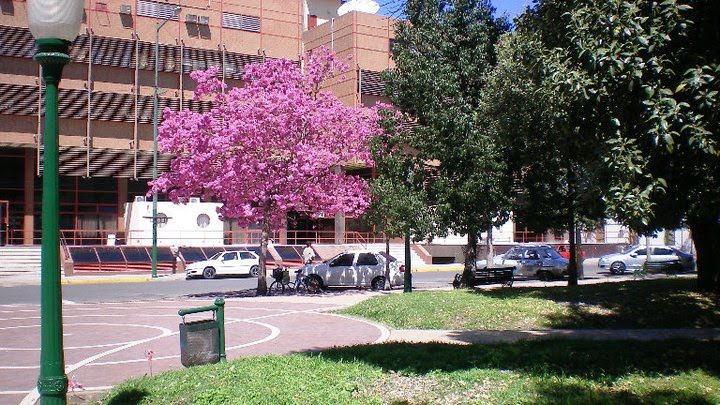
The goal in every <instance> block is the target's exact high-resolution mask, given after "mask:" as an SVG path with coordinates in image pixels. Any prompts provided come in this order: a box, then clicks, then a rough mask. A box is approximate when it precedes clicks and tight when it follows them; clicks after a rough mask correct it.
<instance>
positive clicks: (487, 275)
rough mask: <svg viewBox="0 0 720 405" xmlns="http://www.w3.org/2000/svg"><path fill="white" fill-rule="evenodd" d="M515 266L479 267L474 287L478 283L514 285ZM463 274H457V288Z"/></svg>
mask: <svg viewBox="0 0 720 405" xmlns="http://www.w3.org/2000/svg"><path fill="white" fill-rule="evenodd" d="M514 270H515V268H514V267H489V268H488V267H484V268H482V269H477V271H476V272H475V277H474V278H473V287H474V286H477V285H489V284H502V286H503V287H505V286H508V287H512V284H513V280H514V277H513V272H514ZM461 279H462V274H456V275H455V280H453V286H454V287H455V288H458V287H460V280H461Z"/></svg>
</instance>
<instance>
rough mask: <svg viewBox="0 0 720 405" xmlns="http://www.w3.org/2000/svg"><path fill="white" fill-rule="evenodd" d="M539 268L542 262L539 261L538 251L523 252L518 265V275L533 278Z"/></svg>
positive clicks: (528, 250)
mask: <svg viewBox="0 0 720 405" xmlns="http://www.w3.org/2000/svg"><path fill="white" fill-rule="evenodd" d="M541 266H542V260H540V253H539V252H538V249H534V248H531V249H527V250H525V252H524V253H523V257H522V261H521V263H520V274H521V275H523V276H525V277H531V276H534V275H535V274H537V272H538V271H539V270H540V267H541Z"/></svg>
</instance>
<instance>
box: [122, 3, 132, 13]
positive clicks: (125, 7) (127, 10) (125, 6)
mask: <svg viewBox="0 0 720 405" xmlns="http://www.w3.org/2000/svg"><path fill="white" fill-rule="evenodd" d="M120 14H128V15H130V14H132V7H131V6H130V5H129V4H121V5H120Z"/></svg>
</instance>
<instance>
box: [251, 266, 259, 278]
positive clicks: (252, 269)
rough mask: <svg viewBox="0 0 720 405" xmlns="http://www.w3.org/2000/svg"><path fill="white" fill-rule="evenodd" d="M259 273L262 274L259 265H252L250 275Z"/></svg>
mask: <svg viewBox="0 0 720 405" xmlns="http://www.w3.org/2000/svg"><path fill="white" fill-rule="evenodd" d="M259 275H260V267H258V266H252V267H250V276H252V277H257V276H259Z"/></svg>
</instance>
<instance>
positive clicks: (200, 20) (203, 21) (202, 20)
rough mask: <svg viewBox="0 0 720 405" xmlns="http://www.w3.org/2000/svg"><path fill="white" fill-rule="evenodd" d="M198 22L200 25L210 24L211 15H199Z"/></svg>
mask: <svg viewBox="0 0 720 405" xmlns="http://www.w3.org/2000/svg"><path fill="white" fill-rule="evenodd" d="M197 22H198V24H199V25H210V17H208V16H206V15H199V16H198V21H197Z"/></svg>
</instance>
